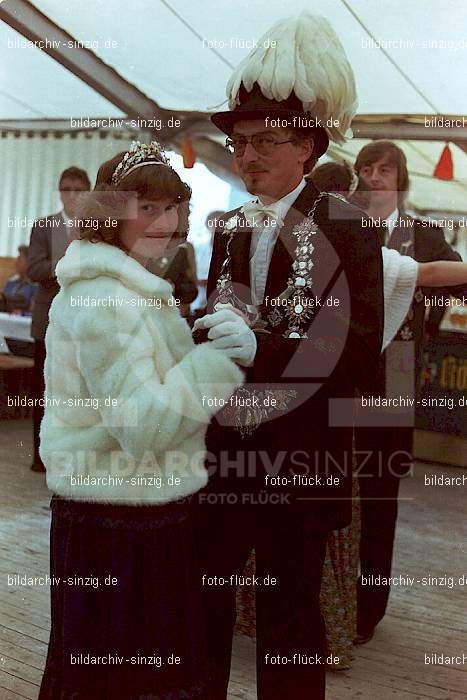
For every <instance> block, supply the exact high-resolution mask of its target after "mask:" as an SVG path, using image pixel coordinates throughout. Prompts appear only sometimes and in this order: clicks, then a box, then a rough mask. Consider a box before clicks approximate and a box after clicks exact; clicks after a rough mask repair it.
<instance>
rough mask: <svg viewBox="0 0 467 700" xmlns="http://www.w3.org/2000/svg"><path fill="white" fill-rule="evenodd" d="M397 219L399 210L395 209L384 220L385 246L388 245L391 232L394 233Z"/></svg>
mask: <svg viewBox="0 0 467 700" xmlns="http://www.w3.org/2000/svg"><path fill="white" fill-rule="evenodd" d="M398 219H399V209H398V208H397V207H396V208H395V209H394V211H393V212H392V213H391V214H389V216H388V217H387V218H386V220H385V221H386V228H387V233H386V240H385V243H386V245H387V244H388V243H389V239H390V238H391V236H392V232H393V231H394V229H395V227H396V223H397V221H398Z"/></svg>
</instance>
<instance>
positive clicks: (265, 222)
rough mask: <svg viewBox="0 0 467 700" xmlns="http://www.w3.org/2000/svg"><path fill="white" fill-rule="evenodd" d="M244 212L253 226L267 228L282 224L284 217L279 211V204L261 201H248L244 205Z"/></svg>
mask: <svg viewBox="0 0 467 700" xmlns="http://www.w3.org/2000/svg"><path fill="white" fill-rule="evenodd" d="M241 211H242V212H243V214H244V216H245V218H246V220H247V222H248V224H249V226H251V228H265V227H266V226H267V227H271V228H274V227H275V226H281V225H282V223H283V218H282V216H281V215H280V213H279V211H278V207H277V205H276V206H274V204H261V203H260V202H247V203H246V204H244V205H243V207H242V209H241Z"/></svg>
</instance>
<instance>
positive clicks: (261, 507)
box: [195, 14, 383, 700]
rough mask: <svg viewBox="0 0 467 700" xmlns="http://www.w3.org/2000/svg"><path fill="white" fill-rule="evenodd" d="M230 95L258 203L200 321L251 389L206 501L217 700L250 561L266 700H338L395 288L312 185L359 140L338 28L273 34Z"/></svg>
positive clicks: (228, 408) (239, 160)
mask: <svg viewBox="0 0 467 700" xmlns="http://www.w3.org/2000/svg"><path fill="white" fill-rule="evenodd" d="M227 94H228V96H229V110H228V111H225V112H220V113H217V114H214V115H213V116H212V121H213V122H214V124H216V126H218V127H219V128H220V129H221V130H222V131H223V132H224V133H225V134H226V135H227V144H226V145H227V147H228V148H229V149H230V150H231V152H232V153H233V157H234V159H235V163H236V166H237V169H238V172H239V174H240V177H241V178H242V180H243V181H244V183H245V186H246V188H247V190H248V191H249V192H250V193H251V194H252V195H253V197H254V199H253V201H251V202H248V203H247V204H245V205H244V206H243V207H241V208H240V209H237V210H235V211H232V212H228V213H227V214H225V215H224V216H223V217H222V221H221V222H220V225H219V226H218V228H217V230H216V233H215V236H214V245H213V256H212V262H211V268H210V273H209V280H208V288H207V296H208V311H209V314H208V315H207V316H205V317H203V318H202V319H200V320H198V321H197V322H196V324H195V331H198V330H199V331H201V330H204V333H206V331H207V332H208V338H209V339H211V340H212V341H213V343H214V345H216V346H219V347H224V348H229V349H230V355H231V357H232V358H234V359H236V361H237V362H238V363H239V364H240V365H241V366H243V367H244V368H245V382H246V383H245V385H244V386H243V387H242V388H241V389H240V390H238V391H237V392H236V394H235V395H234V396H233V397H232V398H231V399H230V401H229V402H228V403H227V405H225V406H224V407H223V409H222V410H221V411H220V412H219V413H218V414H217V418H216V419H215V420H214V421H213V422H212V424H211V425H210V427H209V429H208V434H207V448H208V464H209V471H210V482H209V484H208V486H207V487H206V488H205V489H204V490H203V491H202V492H200V494H199V498H198V504H199V505H198V509H197V511H198V516H199V524H200V555H201V569H202V570H201V585H202V588H203V596H204V601H205V611H206V624H207V632H208V652H209V660H210V667H211V695H210V698H211V700H221V699H225V698H226V697H227V686H228V681H229V673H230V660H231V647H232V635H233V627H234V623H235V614H236V613H235V583H236V582H237V581H238V576H239V575H241V574H242V571H243V567H244V564H245V562H246V560H247V559H248V556H249V554H250V551H251V549H255V552H256V577H257V578H256V580H255V582H254V583H255V587H256V616H257V619H256V625H257V681H258V691H257V692H258V698H261V699H262V700H272V699H276V698H277V699H279V698H280V699H281V700H284V698H294V699H295V698H323V697H324V694H325V663H326V648H325V630H324V625H323V620H322V617H321V614H320V609H319V592H320V585H321V575H322V566H323V561H324V557H325V550H326V538H327V533H328V531H329V530H333V529H337V528H341V527H344V526H346V525H347V524H348V523H349V522H350V518H351V472H352V411H353V397H354V394H355V390H356V388H357V386H358V385H359V384H360V383H362V384H363V383H365V382H367V381H368V377H371V376H372V375H373V374H375V371H376V367H377V364H378V358H379V354H380V351H381V343H382V325H383V318H382V314H383V312H382V309H383V284H382V263H381V250H380V245H379V244H378V241H377V237H376V236H375V235H374V232H373V231H372V230H371V229H370V230H369V229H363V228H362V226H361V214H362V212H360V211H359V210H358V209H356V208H354V207H352V206H351V205H348V204H347V203H346V202H345V201H342V200H341V199H339V198H337V197H334V196H332V195H327V194H321V195H320V194H319V193H318V191H317V190H316V189H315V187H314V186H313V184H312V183H311V182H309V181H307V180H306V179H304V175H305V174H306V173H308V172H309V171H310V170H311V169H312V167H313V165H314V163H315V162H316V160H317V159H318V158H319V157H320V156H321V155H323V154H324V153H325V152H326V150H327V147H328V143H329V137H331V138H333V139H334V140H336V141H343V140H344V135H345V132H346V131H347V129H348V127H349V125H350V121H351V119H352V116H353V114H354V112H355V109H356V96H355V86H354V78H353V74H352V70H351V68H350V66H349V64H348V62H347V59H346V56H345V53H344V50H343V48H342V46H341V45H340V43H339V40H338V39H337V36H336V35H335V34H334V32H333V30H332V28H331V27H330V25H329V24H328V22H327V21H326V20H324V19H323V18H321V17H316V16H313V15H310V14H302V15H301V16H300V17H299V18H293V19H288V20H282V21H281V22H279V23H278V24H276V25H275V26H274V27H273V28H272V29H271V30H270V31H269V32H267V33H266V34H265V36H264V37H263V38H262V40H260V41H259V42H258V47H257V48H256V49H254V50H253V51H252V53H251V54H250V55H249V56H247V58H246V59H245V60H244V61H243V62H242V63H241V64H240V65H239V67H238V68H237V69H236V71H235V72H234V74H233V75H232V77H231V79H230V81H229V84H228V86H227ZM298 125H299V126H298Z"/></svg>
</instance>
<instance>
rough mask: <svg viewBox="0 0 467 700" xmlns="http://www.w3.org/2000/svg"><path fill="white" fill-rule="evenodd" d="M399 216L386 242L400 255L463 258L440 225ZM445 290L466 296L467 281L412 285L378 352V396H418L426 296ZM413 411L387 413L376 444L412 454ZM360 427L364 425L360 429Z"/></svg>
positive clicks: (400, 470) (401, 470) (401, 471)
mask: <svg viewBox="0 0 467 700" xmlns="http://www.w3.org/2000/svg"><path fill="white" fill-rule="evenodd" d="M400 221H401V224H399V225H398V226H397V227H395V228H394V230H393V232H392V234H391V237H390V239H389V242H388V244H387V247H388V248H393V249H395V250H398V251H399V252H400V253H402V254H404V255H410V256H411V257H412V258H414V259H415V260H417V262H422V263H424V262H433V261H435V260H453V261H459V260H461V257H460V255H459V254H458V253H456V251H455V250H453V249H452V248H451V246H450V245H449V244H448V243H447V241H446V239H445V237H444V233H443V230H442V229H441V228H440V227H439V226H437V225H436V224H433V223H432V222H430V221H428V220H421V219H415V218H414V217H412V216H410V215H409V214H407V213H404V212H402V213H401V214H400ZM449 295H452V296H457V297H462V296H467V285H461V286H456V287H446V288H445V289H443V288H436V289H427V288H423V289H422V288H417V289H416V290H415V294H414V300H413V302H412V306H411V309H410V311H409V313H408V315H407V318H406V319H405V321H404V323H403V324H402V325H401V327H400V329H399V331H398V333H397V335H396V337H395V339H394V341H393V342H392V343H391V344H390V345H389V346H388V348H387V349H386V351H385V352H384V353H383V354H382V355H381V361H380V366H379V370H378V379H377V390H376V393H377V394H379V395H381V396H386V395H388V396H394V395H401V396H403V397H406V396H409V397H410V398H411V399H416V396H417V394H418V385H419V382H420V376H421V370H422V362H423V345H424V339H425V314H426V308H427V307H426V304H425V298H427V297H428V298H430V297H432V296H433V297H439V296H442V297H448V296H449ZM401 368H403V371H402V374H400V369H401ZM400 377H402V379H401V378H400ZM388 416H389V414H388ZM414 416H415V405H414V407H413V408H412V409H408V410H407V413H406V414H405V415H404V416H402V417H400V418H394V417H392V416H391V417H390V422H389V424H388V425H387V428H388V429H387V430H385V431H383V432H381V431H379V432H378V440H379V443H380V449H381V450H383V451H385V453H386V454H389V455H390V454H392V453H396V452H400V453H405V454H407V455H411V454H412V441H413V427H414ZM364 430H365V429H364V428H362V431H364ZM367 439H370V440H371V436H370V435H367V436H365V435H360V434H358V435H357V449H360V444H365V440H367ZM370 466H371V464H370ZM410 467H411V460H410V459H408V458H405V459H404V460H403V464H402V466H395V464H392V466H391V469H390V471H391V473H392V474H394V475H399V476H404V475H406V474H407V473H409V471H410ZM375 468H377V469H378V470H379V469H381V466H380V465H378V466H377V467H375ZM388 468H389V464H388V463H386V461H385V460H383V464H382V469H383V471H384V473H386V470H387V469H388Z"/></svg>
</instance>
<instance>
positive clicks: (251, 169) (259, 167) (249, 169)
mask: <svg viewBox="0 0 467 700" xmlns="http://www.w3.org/2000/svg"><path fill="white" fill-rule="evenodd" d="M259 170H261V172H269V170H268V169H267V168H265V167H264V165H260V164H259V163H256V164H255V165H247V166H246V167H245V168H242V172H243V173H256V172H258V171H259Z"/></svg>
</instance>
